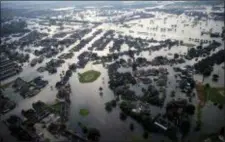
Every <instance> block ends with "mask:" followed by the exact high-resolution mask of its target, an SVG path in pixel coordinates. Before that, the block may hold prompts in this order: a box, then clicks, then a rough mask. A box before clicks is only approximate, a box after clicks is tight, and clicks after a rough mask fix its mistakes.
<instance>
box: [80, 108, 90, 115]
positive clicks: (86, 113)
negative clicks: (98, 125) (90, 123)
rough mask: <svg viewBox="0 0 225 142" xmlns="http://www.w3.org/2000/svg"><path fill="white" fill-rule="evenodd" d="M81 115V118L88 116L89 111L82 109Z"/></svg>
mask: <svg viewBox="0 0 225 142" xmlns="http://www.w3.org/2000/svg"><path fill="white" fill-rule="evenodd" d="M79 113H80V115H81V116H88V114H89V111H88V110H87V109H80V112H79Z"/></svg>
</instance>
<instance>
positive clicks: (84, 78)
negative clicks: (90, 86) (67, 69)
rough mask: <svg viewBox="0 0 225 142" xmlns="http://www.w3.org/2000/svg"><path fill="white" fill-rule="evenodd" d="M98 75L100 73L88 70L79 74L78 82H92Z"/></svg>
mask: <svg viewBox="0 0 225 142" xmlns="http://www.w3.org/2000/svg"><path fill="white" fill-rule="evenodd" d="M100 75H101V73H100V72H98V71H94V70H89V71H86V72H84V73H82V74H79V81H80V82H81V83H89V82H94V81H95V80H96V79H97V78H98V77H99V76H100Z"/></svg>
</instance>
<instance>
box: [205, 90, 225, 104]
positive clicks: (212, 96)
mask: <svg viewBox="0 0 225 142" xmlns="http://www.w3.org/2000/svg"><path fill="white" fill-rule="evenodd" d="M205 95H206V99H207V100H210V101H212V102H213V103H218V104H225V96H224V89H221V88H207V89H205Z"/></svg>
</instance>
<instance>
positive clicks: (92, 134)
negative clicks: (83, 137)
mask: <svg viewBox="0 0 225 142" xmlns="http://www.w3.org/2000/svg"><path fill="white" fill-rule="evenodd" d="M100 136H101V135H100V131H99V130H98V129H96V128H90V129H89V131H88V135H87V138H88V139H89V140H91V141H99V139H100Z"/></svg>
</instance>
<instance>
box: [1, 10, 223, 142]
mask: <svg viewBox="0 0 225 142" xmlns="http://www.w3.org/2000/svg"><path fill="white" fill-rule="evenodd" d="M162 16H163V17H162ZM168 16H169V15H164V14H163V15H162V14H160V13H157V16H156V17H157V18H158V17H160V18H162V19H159V20H158V21H157V20H155V21H156V22H155V23H154V24H153V25H149V20H147V21H146V19H144V20H141V21H139V20H136V21H135V20H134V21H132V22H128V24H132V23H140V24H144V26H143V27H148V26H150V27H155V26H156V25H158V26H159V29H160V27H169V26H170V25H171V24H177V25H182V24H179V22H181V21H184V20H186V23H191V19H190V21H188V20H189V19H187V17H185V16H184V15H182V17H181V18H179V17H176V16H172V17H170V18H168V21H167V24H166V25H165V24H163V22H162V21H163V18H164V17H168ZM174 19H178V20H174ZM205 22H206V21H205ZM207 22H208V24H207V26H206V25H204V21H202V25H204V26H200V25H197V26H196V27H191V26H190V27H185V28H183V26H180V27H179V26H178V28H177V32H174V31H173V32H171V33H168V32H167V33H161V32H159V31H160V30H159V29H158V31H154V32H153V31H149V35H148V36H145V35H139V34H137V31H143V32H144V31H146V29H145V30H144V28H141V27H136V28H135V29H134V31H135V33H134V34H133V36H134V37H142V38H146V37H147V38H149V39H150V38H152V37H153V38H154V39H157V40H159V39H161V38H162V37H161V35H162V34H165V35H166V36H167V37H166V38H172V39H179V40H181V39H182V40H184V42H185V43H186V42H188V43H192V42H190V41H188V38H189V37H192V38H200V39H208V40H209V39H210V38H209V37H208V36H206V35H204V36H200V34H199V33H200V31H199V29H200V27H204V28H205V29H207V30H208V29H210V28H212V29H213V31H214V32H217V31H219V30H221V28H222V26H224V24H223V23H222V22H214V21H207ZM216 25H217V26H216ZM210 26H211V27H210ZM100 28H102V29H104V30H109V29H115V30H116V31H122V32H123V34H125V35H130V33H129V32H128V31H129V29H123V28H118V27H116V26H113V25H112V24H108V25H107V24H103V25H100V26H98V27H96V28H95V29H93V30H92V32H91V33H90V34H88V35H87V36H85V37H84V38H87V37H88V36H90V35H91V34H92V33H93V32H94V31H95V30H97V29H100ZM54 29H55V28H54ZM132 29H133V28H132ZM181 29H183V30H184V32H182V30H181ZM150 33H155V35H156V36H151V34H150ZM103 34H104V32H103V33H101V34H100V35H98V36H96V37H95V38H94V39H93V40H92V41H91V42H90V43H88V44H87V45H86V46H85V47H84V48H83V49H81V50H80V51H79V52H75V55H74V57H73V58H72V59H67V60H65V61H66V63H64V64H63V65H62V66H61V67H59V68H58V72H57V73H56V74H52V75H51V74H48V72H44V73H38V72H37V71H36V69H37V68H38V67H40V66H43V65H45V63H46V62H48V61H49V60H50V59H45V60H44V62H43V63H41V64H37V65H36V66H35V67H30V65H29V64H27V63H26V64H25V65H24V66H23V72H22V73H20V74H19V75H17V76H14V77H12V78H10V79H8V80H6V81H4V83H6V82H9V81H12V80H14V79H16V78H17V77H22V78H24V79H25V80H31V79H33V78H34V77H36V76H38V75H41V76H43V78H44V79H46V80H48V81H49V84H48V86H47V87H45V88H44V89H43V90H42V91H41V92H40V93H39V94H38V95H36V96H34V97H32V98H26V99H23V98H22V97H21V96H20V95H19V94H18V93H15V92H14V91H13V90H12V89H11V88H7V89H5V92H4V94H6V95H7V96H8V97H9V98H10V99H12V100H14V101H16V102H17V107H16V108H15V109H14V110H12V111H10V112H9V113H7V114H5V115H3V116H2V117H1V119H2V120H3V119H6V118H7V117H9V116H10V115H11V114H17V115H19V116H21V110H22V109H29V108H31V106H32V103H33V102H36V101H38V100H41V101H44V102H46V103H53V102H54V101H55V98H56V93H57V90H56V89H55V88H54V87H53V88H54V89H53V90H51V89H50V86H55V83H56V82H57V81H59V80H60V76H59V74H60V73H61V72H62V71H66V70H67V69H68V64H71V63H76V62H77V61H78V60H77V57H78V55H79V54H80V53H82V52H83V51H85V50H87V48H88V47H90V46H91V44H92V43H93V42H94V41H95V40H97V39H98V38H100V37H101V36H102V35H103ZM218 41H220V42H221V40H220V39H219V40H218ZM78 43H79V41H77V42H76V43H74V44H73V45H71V46H69V47H68V48H65V50H64V51H63V52H62V53H66V52H68V51H69V50H70V49H71V48H72V47H74V46H75V45H76V44H78ZM193 44H196V43H193ZM196 45H197V44H196ZM110 46H112V42H110V43H109V45H107V48H106V49H105V50H106V51H105V50H104V51H100V52H98V54H99V55H106V54H107V53H108V52H109V51H108V48H110ZM122 46H123V47H122V48H123V49H122V50H124V51H125V50H127V48H128V47H126V46H127V45H122ZM223 46H224V44H222V45H221V46H220V47H219V49H221V48H223ZM130 48H131V47H130ZM166 49H167V48H166ZM187 50H188V47H186V46H179V47H176V46H175V47H172V48H171V50H169V49H167V51H165V50H164V49H161V50H159V51H155V52H152V53H151V55H149V52H146V51H143V52H142V53H141V54H140V56H143V57H146V58H147V59H148V60H152V59H153V58H154V57H155V56H158V55H164V56H168V57H169V55H168V53H172V54H174V53H179V54H185V53H186V52H187ZM94 52H97V51H94ZM62 53H60V54H62ZM58 56H59V55H57V56H56V58H57V57H58ZM32 58H34V56H32V55H31V59H32ZM123 58H124V59H125V60H127V59H128V58H129V57H128V56H123ZM171 58H172V57H171ZM31 59H30V60H31ZM199 59H200V58H199ZM193 63H195V61H194V60H191V61H187V62H186V63H184V64H181V65H178V66H184V65H186V64H193ZM158 67H166V68H167V69H168V71H169V75H168V81H170V84H168V87H167V97H166V100H165V104H166V102H168V101H170V100H171V99H172V98H171V97H170V92H171V91H172V90H176V97H175V98H187V97H186V95H185V94H183V93H182V92H180V90H179V89H176V86H177V83H176V80H175V77H174V74H175V73H174V71H173V69H172V67H170V66H157V67H154V68H158ZM146 68H153V67H152V66H149V67H146ZM90 69H93V70H97V71H100V72H101V76H100V77H99V78H98V79H97V80H96V81H94V82H92V83H86V84H82V83H80V82H79V80H78V73H81V72H85V71H87V70H90ZM120 70H121V71H131V68H121V69H120ZM214 73H218V74H219V76H220V78H219V81H218V82H217V83H214V82H212V81H211V77H209V78H206V79H205V82H204V83H210V84H212V85H211V86H219V87H221V86H224V69H222V65H220V66H218V65H215V66H214ZM194 78H195V80H200V81H201V80H202V76H200V75H194ZM108 81H109V77H108V73H107V69H105V68H104V67H102V65H100V64H99V65H93V64H92V62H89V63H88V64H87V65H86V67H85V68H84V69H78V70H77V71H76V72H75V73H73V75H72V77H71V78H70V80H69V82H70V85H71V89H72V93H71V106H70V115H69V121H68V127H69V128H70V129H72V130H75V131H79V128H78V124H77V123H78V122H82V123H83V124H85V125H87V126H88V127H96V128H98V129H99V130H100V132H101V140H100V141H102V142H105V141H107V142H110V141H112V142H114V141H132V140H131V138H132V137H133V136H140V137H142V134H143V129H142V127H141V126H140V125H139V124H137V123H136V122H135V121H134V120H133V119H131V118H128V119H127V120H126V121H121V120H120V118H119V113H120V109H119V107H118V106H117V107H116V108H114V109H113V110H112V112H111V113H108V112H107V111H106V110H105V108H104V104H105V103H106V102H108V101H110V100H112V99H114V94H113V92H112V91H111V90H110V89H109V88H108ZM99 87H102V88H103V96H100V95H99ZM141 87H146V86H144V85H141V86H140V87H138V86H133V88H136V89H135V90H138V89H137V88H140V89H141ZM140 89H139V90H140ZM192 102H193V103H194V104H195V105H196V104H197V96H195V97H194V98H193V100H192ZM82 108H85V109H88V110H89V112H90V114H89V115H88V116H86V117H82V116H80V115H79V110H80V109H82ZM164 111H165V110H164V109H163V108H162V109H161V108H159V107H155V106H151V113H152V116H155V115H156V114H157V113H159V112H164ZM224 118H225V108H223V109H222V110H219V109H218V108H217V107H215V106H214V105H213V104H212V103H207V104H206V106H205V107H204V108H203V110H202V122H203V126H202V129H201V131H200V132H194V130H193V129H192V131H191V132H190V135H189V136H188V139H190V140H191V141H193V142H194V141H197V140H196V138H197V137H198V136H199V135H200V133H211V132H216V131H218V130H219V128H220V127H221V126H223V125H225V121H224ZM195 120H196V116H195V115H194V116H193V118H192V124H194V125H195ZM131 122H132V123H134V126H135V130H134V131H133V132H132V131H130V129H129V124H130V123H131ZM192 126H193V125H192ZM149 139H150V141H154V142H158V141H160V140H166V142H169V141H170V140H168V139H167V138H166V137H164V136H163V135H158V134H154V133H151V134H150V138H149ZM146 141H147V140H146Z"/></svg>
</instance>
